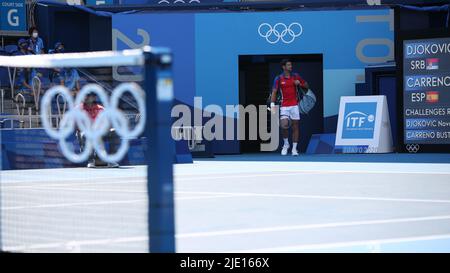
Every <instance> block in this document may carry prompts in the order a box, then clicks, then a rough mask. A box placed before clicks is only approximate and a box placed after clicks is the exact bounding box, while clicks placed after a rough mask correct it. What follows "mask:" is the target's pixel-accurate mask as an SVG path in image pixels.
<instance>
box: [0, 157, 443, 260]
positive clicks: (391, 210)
mask: <svg viewBox="0 0 450 273" xmlns="http://www.w3.org/2000/svg"><path fill="white" fill-rule="evenodd" d="M273 157H274V158H275V156H273ZM237 158H238V157H234V160H231V157H230V156H219V157H216V158H215V159H208V160H201V161H195V162H194V164H182V165H175V166H174V171H175V198H176V234H177V235H176V240H177V251H178V252H450V169H449V167H448V166H449V165H448V164H442V163H401V162H399V163H392V162H384V163H368V162H336V161H335V162H331V161H330V162H313V161H308V162H306V161H303V162H302V161H301V158H300V159H298V160H297V161H290V160H291V158H288V159H286V160H287V161H275V160H272V161H259V160H257V158H258V157H257V156H247V157H241V158H242V160H240V161H238V160H237ZM251 159H253V160H251ZM1 180H2V183H1V187H2V188H1V191H2V196H3V199H2V211H1V212H2V217H3V219H2V220H3V228H2V232H3V245H4V248H5V250H11V251H32V252H48V251H51V252H60V251H61V252H68V251H72V252H99V251H101V252H128V251H129V252H145V251H147V250H148V249H147V239H148V238H147V226H146V221H147V218H146V206H147V200H146V194H147V193H146V167H144V166H133V167H124V168H121V169H86V168H74V169H47V170H25V171H23V170H22V171H3V172H2V174H1ZM75 223H76V224H75ZM18 228H19V229H18ZM99 231H101V232H99ZM46 232H48V233H49V234H56V235H54V236H53V237H52V238H48V236H46V235H47V234H46Z"/></svg>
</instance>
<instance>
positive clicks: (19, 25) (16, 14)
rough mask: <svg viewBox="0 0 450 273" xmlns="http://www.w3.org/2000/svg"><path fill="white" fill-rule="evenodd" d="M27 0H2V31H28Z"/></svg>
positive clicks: (0, 26) (0, 21)
mask: <svg viewBox="0 0 450 273" xmlns="http://www.w3.org/2000/svg"><path fill="white" fill-rule="evenodd" d="M26 23H27V22H26V6H25V0H2V3H1V4H0V31H4V32H7V31H26V30H27V25H26Z"/></svg>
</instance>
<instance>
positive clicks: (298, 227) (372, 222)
mask: <svg viewBox="0 0 450 273" xmlns="http://www.w3.org/2000/svg"><path fill="white" fill-rule="evenodd" d="M438 220H450V215H441V216H429V217H410V218H397V219H382V220H368V221H350V222H335V223H324V224H307V225H294V226H278V227H266V228H249V229H231V230H222V231H207V232H193V233H186V234H180V235H179V236H177V238H178V239H185V238H201V237H202V238H203V237H215V236H230V235H243V234H256V233H267V232H279V231H293V230H306V229H321V228H338V227H350V226H366V225H383V224H398V223H411V222H424V221H438Z"/></svg>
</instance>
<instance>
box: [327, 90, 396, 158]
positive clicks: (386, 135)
mask: <svg viewBox="0 0 450 273" xmlns="http://www.w3.org/2000/svg"><path fill="white" fill-rule="evenodd" d="M340 150H342V152H343V153H390V152H392V151H393V146H392V133H391V125H390V121H389V111H388V107H387V100H386V96H351V97H341V102H340V104H339V117H338V124H337V131H336V142H335V152H339V151H340Z"/></svg>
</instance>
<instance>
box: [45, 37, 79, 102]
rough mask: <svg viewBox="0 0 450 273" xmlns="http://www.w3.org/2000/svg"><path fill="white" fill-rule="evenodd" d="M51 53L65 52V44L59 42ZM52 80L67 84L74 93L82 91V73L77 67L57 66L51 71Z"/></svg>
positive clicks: (56, 82)
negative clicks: (80, 73) (79, 72)
mask: <svg viewBox="0 0 450 273" xmlns="http://www.w3.org/2000/svg"><path fill="white" fill-rule="evenodd" d="M50 52H51V53H64V44H63V43H61V42H57V43H56V44H55V48H54V49H53V50H51V51H50ZM51 81H52V82H53V83H55V84H59V85H64V86H66V87H67V88H68V89H69V90H70V91H71V92H72V95H76V94H77V93H78V91H80V75H79V74H78V71H77V70H76V69H75V68H55V69H53V71H52V73H51Z"/></svg>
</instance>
